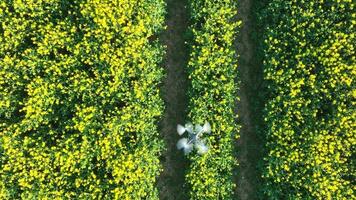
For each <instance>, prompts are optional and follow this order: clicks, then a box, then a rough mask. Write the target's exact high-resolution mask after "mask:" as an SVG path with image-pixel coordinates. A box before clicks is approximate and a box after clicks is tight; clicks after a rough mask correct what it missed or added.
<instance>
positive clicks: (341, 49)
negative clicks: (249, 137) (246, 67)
mask: <svg viewBox="0 0 356 200" xmlns="http://www.w3.org/2000/svg"><path fill="white" fill-rule="evenodd" d="M281 13H283V15H281ZM260 16H261V17H262V19H263V22H264V23H266V24H267V25H266V31H265V33H264V35H265V41H264V44H263V45H264V47H263V49H264V63H263V67H264V72H265V73H264V74H265V79H266V81H267V84H268V94H269V97H268V103H267V105H266V108H265V116H264V117H265V123H266V125H267V127H268V128H267V132H268V133H267V149H268V155H267V156H266V158H265V159H266V168H265V169H264V170H265V172H264V178H265V179H266V185H265V193H266V194H267V195H268V199H323V200H325V199H345V200H346V199H356V196H355V189H356V185H355V180H356V169H355V167H356V165H355V164H356V163H355V145H356V133H355V120H356V112H355V101H354V100H355V98H356V87H355V82H354V80H353V79H354V78H355V75H356V62H355V61H356V60H355V59H356V58H355V55H356V54H355V44H356V38H355V36H356V35H355V33H356V28H355V25H356V21H355V4H353V3H352V1H351V0H332V1H323V0H320V1H314V0H303V1H296V0H293V1H279V0H272V1H271V2H270V3H269V4H268V6H267V8H266V9H265V10H264V11H263V12H261V15H260Z"/></svg>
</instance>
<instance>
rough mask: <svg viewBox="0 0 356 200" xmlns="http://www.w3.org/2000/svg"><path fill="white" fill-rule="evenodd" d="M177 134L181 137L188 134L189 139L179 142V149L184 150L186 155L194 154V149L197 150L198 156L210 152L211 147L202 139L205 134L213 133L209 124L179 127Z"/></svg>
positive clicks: (189, 124)
mask: <svg viewBox="0 0 356 200" xmlns="http://www.w3.org/2000/svg"><path fill="white" fill-rule="evenodd" d="M177 132H178V134H179V135H183V134H184V133H185V132H188V137H187V138H182V139H180V140H178V142H177V149H178V150H181V149H183V152H184V154H185V155H187V154H189V153H190V152H192V150H193V147H195V148H196V149H197V152H198V154H200V155H202V154H205V153H207V152H208V150H209V147H208V146H207V145H206V140H205V139H202V138H201V137H202V135H203V133H211V126H210V124H209V122H205V124H204V125H203V126H200V125H199V124H197V125H195V126H194V125H193V124H192V123H190V122H188V123H186V124H185V126H182V125H180V124H178V125H177Z"/></svg>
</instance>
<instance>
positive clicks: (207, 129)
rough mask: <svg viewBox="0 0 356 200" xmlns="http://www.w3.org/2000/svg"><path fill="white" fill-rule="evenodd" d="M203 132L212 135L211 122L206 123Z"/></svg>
mask: <svg viewBox="0 0 356 200" xmlns="http://www.w3.org/2000/svg"><path fill="white" fill-rule="evenodd" d="M203 130H204V132H205V133H211V126H210V124H209V122H205V124H204V126H203Z"/></svg>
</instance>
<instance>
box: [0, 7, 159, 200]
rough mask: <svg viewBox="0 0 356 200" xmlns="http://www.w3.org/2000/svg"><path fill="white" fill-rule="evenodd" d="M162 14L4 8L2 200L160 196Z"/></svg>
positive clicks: (0, 22)
mask: <svg viewBox="0 0 356 200" xmlns="http://www.w3.org/2000/svg"><path fill="white" fill-rule="evenodd" d="M164 9H165V3H164V1H163V0H154V1H153V0H87V1H83V0H74V1H66V0H46V1H44V0H39V1H34V0H27V1H24V0H14V1H0V199H120V200H122V199H130V200H132V199H158V192H157V189H156V187H155V182H156V177H157V176H158V174H159V172H160V170H161V167H160V164H159V159H158V156H159V155H160V151H161V150H162V141H160V140H159V139H158V134H157V130H156V129H157V126H156V123H157V118H158V117H159V116H160V115H161V114H162V110H163V102H162V100H161V98H160V97H159V90H158V84H159V83H160V80H161V78H162V69H161V67H160V66H159V65H158V64H159V62H160V61H161V59H162V54H163V48H162V46H161V45H160V44H159V43H157V41H152V39H151V36H152V35H154V34H157V33H158V32H159V31H160V30H161V29H162V28H163V21H164V14H165V13H164V12H165V11H164ZM147 11H149V12H147Z"/></svg>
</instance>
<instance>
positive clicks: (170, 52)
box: [158, 0, 189, 200]
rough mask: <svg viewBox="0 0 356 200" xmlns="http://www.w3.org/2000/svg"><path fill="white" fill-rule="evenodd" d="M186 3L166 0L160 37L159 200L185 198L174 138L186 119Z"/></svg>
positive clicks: (180, 160)
mask: <svg viewBox="0 0 356 200" xmlns="http://www.w3.org/2000/svg"><path fill="white" fill-rule="evenodd" d="M186 5H187V1H186V0H167V12H168V14H167V17H166V25H167V30H166V31H165V32H164V33H163V34H162V35H161V37H160V39H161V41H162V42H163V44H164V45H166V46H167V50H166V56H165V60H164V67H165V72H166V77H165V79H164V81H163V86H162V89H161V90H162V96H163V99H164V101H165V106H166V108H165V113H164V116H163V119H162V121H161V123H160V132H161V135H162V137H163V138H164V140H165V143H166V147H167V151H166V152H163V156H162V157H161V162H162V164H163V172H162V173H161V175H160V177H159V180H158V189H159V193H160V199H161V200H173V199H177V200H181V199H182V200H183V199H188V197H187V191H188V190H187V188H185V185H184V183H185V180H184V176H185V173H186V169H187V166H188V160H187V159H186V158H185V157H184V156H183V154H182V152H179V151H178V150H177V149H176V142H177V141H178V139H179V135H178V134H177V130H176V127H177V124H178V123H180V124H184V123H185V116H186V109H187V105H188V98H187V87H188V75H187V73H186V66H187V62H188V58H189V52H188V48H187V46H186V45H185V33H186V31H187V29H188V11H187V8H186V7H185V6H186Z"/></svg>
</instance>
